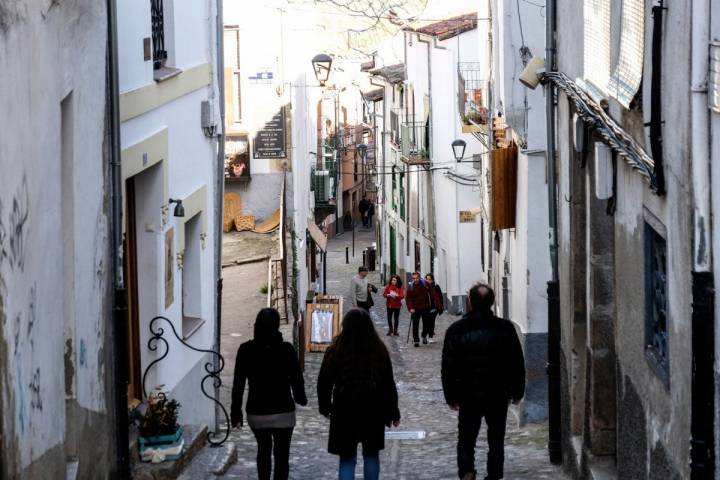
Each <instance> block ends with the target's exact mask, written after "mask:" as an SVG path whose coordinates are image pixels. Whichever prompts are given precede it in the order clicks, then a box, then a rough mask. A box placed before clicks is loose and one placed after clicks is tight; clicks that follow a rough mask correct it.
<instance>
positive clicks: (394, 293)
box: [383, 275, 405, 337]
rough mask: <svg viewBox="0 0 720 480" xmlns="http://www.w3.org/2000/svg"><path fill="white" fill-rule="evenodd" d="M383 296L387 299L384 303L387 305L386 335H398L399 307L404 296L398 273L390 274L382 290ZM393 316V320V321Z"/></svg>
mask: <svg viewBox="0 0 720 480" xmlns="http://www.w3.org/2000/svg"><path fill="white" fill-rule="evenodd" d="M383 297H385V298H386V299H387V300H386V302H385V305H386V307H387V320H388V333H387V334H388V335H395V336H396V337H397V336H398V335H399V333H398V324H399V322H400V309H401V308H402V299H403V298H405V295H404V293H403V289H402V280H400V276H399V275H392V276H391V277H390V282H388V284H387V286H386V287H385V290H384V291H383ZM393 318H394V319H395V321H394V322H393Z"/></svg>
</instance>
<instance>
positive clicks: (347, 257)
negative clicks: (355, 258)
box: [345, 247, 350, 264]
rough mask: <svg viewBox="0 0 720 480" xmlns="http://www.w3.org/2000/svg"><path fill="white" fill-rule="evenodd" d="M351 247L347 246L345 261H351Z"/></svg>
mask: <svg viewBox="0 0 720 480" xmlns="http://www.w3.org/2000/svg"><path fill="white" fill-rule="evenodd" d="M349 250H350V247H345V263H346V264H347V263H350V251H349Z"/></svg>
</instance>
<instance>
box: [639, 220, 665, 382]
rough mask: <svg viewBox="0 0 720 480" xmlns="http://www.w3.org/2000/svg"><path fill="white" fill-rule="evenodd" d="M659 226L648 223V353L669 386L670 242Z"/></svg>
mask: <svg viewBox="0 0 720 480" xmlns="http://www.w3.org/2000/svg"><path fill="white" fill-rule="evenodd" d="M646 220H647V215H646ZM658 223H659V222H657V221H646V222H645V344H646V348H645V350H646V353H647V356H648V360H649V361H650V364H651V367H653V369H654V370H655V371H656V373H657V374H658V375H659V376H660V377H661V379H662V380H663V381H664V382H665V383H666V384H667V383H668V375H669V351H668V312H667V241H666V240H665V237H664V236H663V235H661V233H660V231H663V232H664V229H663V228H662V225H661V224H660V225H659V224H658Z"/></svg>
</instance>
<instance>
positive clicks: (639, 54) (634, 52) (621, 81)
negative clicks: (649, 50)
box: [608, 0, 645, 108]
mask: <svg viewBox="0 0 720 480" xmlns="http://www.w3.org/2000/svg"><path fill="white" fill-rule="evenodd" d="M644 53H645V0H624V1H623V5H622V26H621V31H620V55H619V58H618V64H617V68H616V69H615V72H614V73H613V75H612V77H610V84H609V86H608V92H609V93H610V95H612V96H613V97H615V98H616V99H617V100H618V102H620V104H621V105H622V106H624V107H625V108H630V102H631V101H632V99H633V98H634V97H635V94H636V93H637V91H638V89H639V88H640V84H641V83H642V73H643V58H644Z"/></svg>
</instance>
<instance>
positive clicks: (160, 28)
mask: <svg viewBox="0 0 720 480" xmlns="http://www.w3.org/2000/svg"><path fill="white" fill-rule="evenodd" d="M150 21H151V24H152V44H153V68H154V69H155V70H159V69H161V68H162V67H164V66H165V61H166V60H167V57H168V54H167V50H166V49H165V10H164V8H163V0H150Z"/></svg>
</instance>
